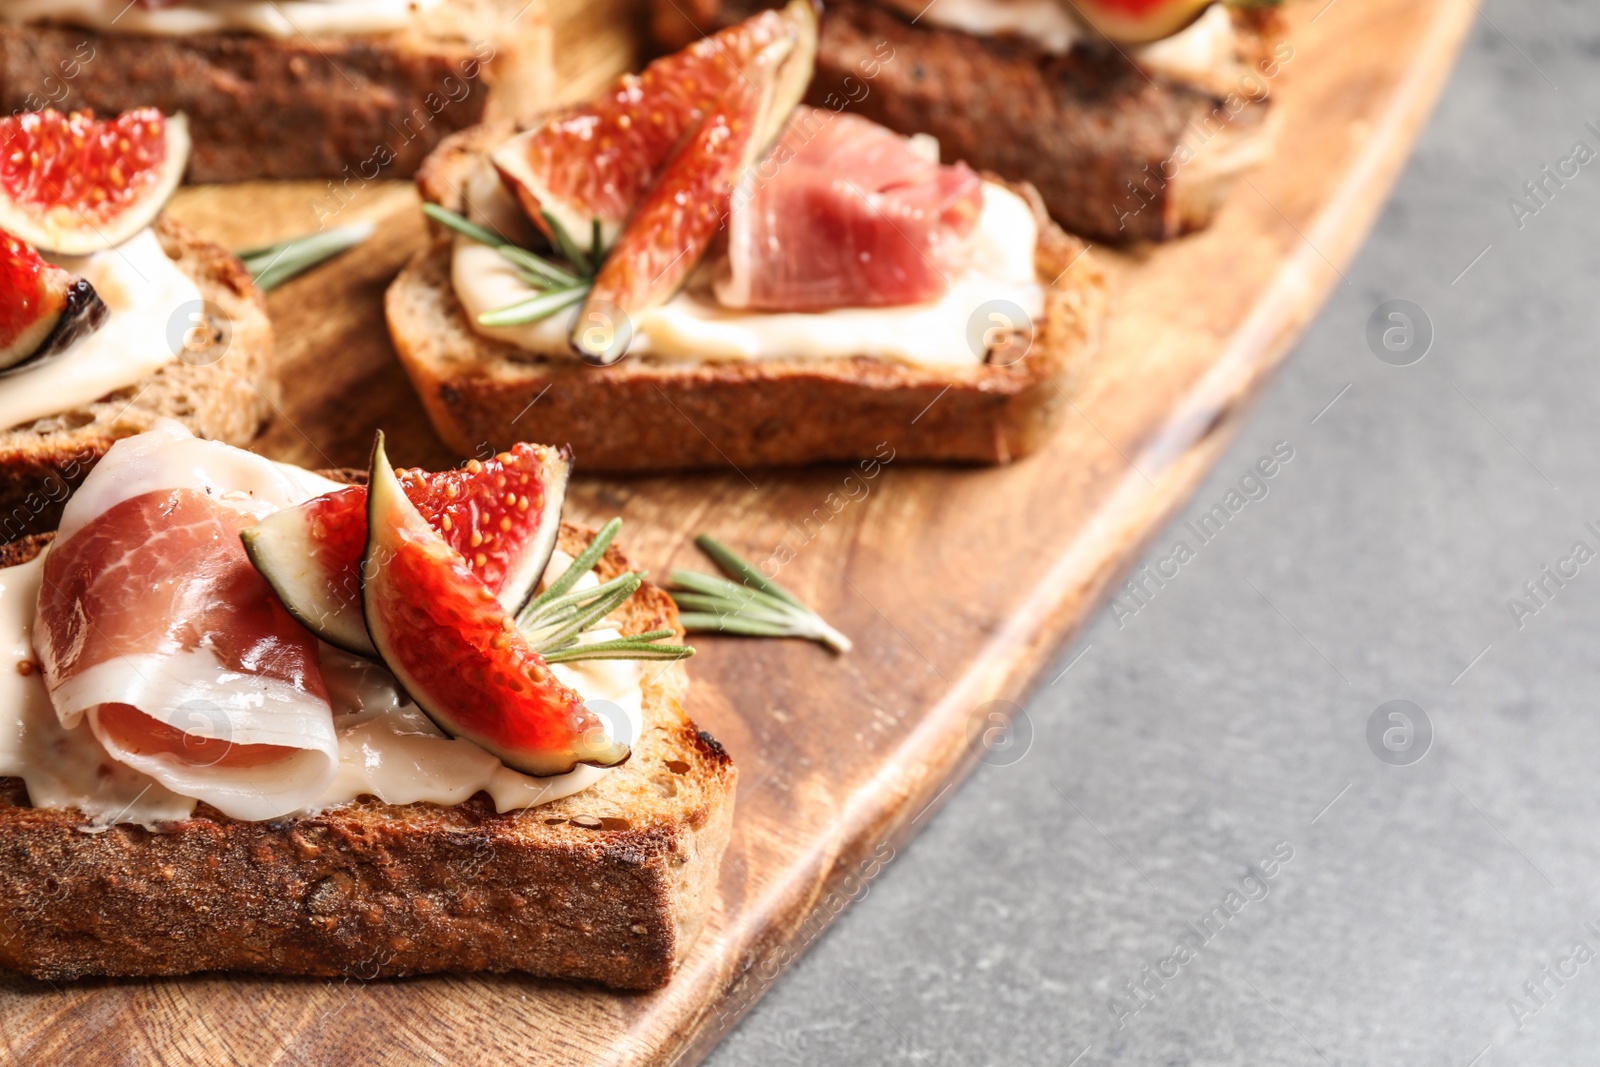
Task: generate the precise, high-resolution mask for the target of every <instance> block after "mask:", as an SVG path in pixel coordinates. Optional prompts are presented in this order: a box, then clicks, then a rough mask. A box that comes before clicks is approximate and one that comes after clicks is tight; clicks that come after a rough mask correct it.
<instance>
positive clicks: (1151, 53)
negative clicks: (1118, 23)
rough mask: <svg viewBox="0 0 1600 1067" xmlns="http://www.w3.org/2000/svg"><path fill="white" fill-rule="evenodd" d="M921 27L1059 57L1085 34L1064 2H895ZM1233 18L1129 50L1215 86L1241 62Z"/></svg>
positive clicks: (1149, 66)
mask: <svg viewBox="0 0 1600 1067" xmlns="http://www.w3.org/2000/svg"><path fill="white" fill-rule="evenodd" d="M892 6H894V7H895V8H897V9H898V10H900V11H903V12H904V13H905V14H906V15H908V16H909V17H912V18H914V19H915V20H916V21H918V22H926V23H929V24H931V25H934V26H942V27H944V28H946V29H951V30H960V31H962V32H963V33H970V34H973V35H974V36H977V37H992V36H998V35H1000V34H1010V35H1013V36H1017V37H1021V38H1024V39H1026V40H1028V41H1031V42H1032V43H1033V44H1035V45H1037V46H1038V47H1040V48H1042V49H1044V50H1045V51H1047V52H1052V53H1055V54H1057V55H1059V54H1062V53H1065V52H1067V51H1069V50H1070V49H1071V48H1072V46H1073V45H1074V44H1077V43H1078V42H1079V41H1081V40H1083V39H1084V37H1085V31H1084V30H1083V29H1082V28H1081V27H1080V25H1079V24H1078V22H1077V21H1076V20H1075V19H1074V18H1073V17H1072V15H1071V14H1070V12H1069V10H1068V9H1069V6H1070V5H1069V4H1066V3H1063V2H1062V0H934V2H933V3H931V4H925V3H924V2H923V0H893V2H892ZM1236 47H1237V44H1236V41H1235V39H1234V31H1233V18H1232V16H1231V15H1229V13H1228V8H1227V5H1225V4H1213V5H1212V6H1211V7H1210V8H1209V9H1208V10H1207V11H1206V12H1205V14H1203V15H1201V16H1200V18H1198V19H1197V20H1195V21H1194V22H1193V23H1192V24H1190V25H1189V26H1187V27H1185V28H1184V29H1182V30H1180V31H1178V32H1177V33H1175V34H1173V35H1172V36H1171V37H1168V38H1166V39H1164V40H1160V41H1156V42H1154V43H1152V44H1147V45H1140V46H1138V47H1132V48H1128V49H1126V53H1127V55H1128V57H1129V58H1130V59H1132V60H1133V61H1134V62H1135V63H1137V64H1139V66H1141V67H1143V68H1145V69H1146V70H1148V71H1151V72H1154V73H1159V74H1165V75H1167V76H1168V77H1170V78H1173V79H1175V80H1178V81H1186V82H1199V83H1200V84H1202V85H1210V84H1211V83H1213V82H1215V81H1216V80H1217V78H1218V77H1220V76H1225V75H1227V74H1229V73H1230V72H1231V71H1232V70H1233V68H1234V66H1235V65H1236V62H1237V55H1236Z"/></svg>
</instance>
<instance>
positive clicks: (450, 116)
mask: <svg viewBox="0 0 1600 1067" xmlns="http://www.w3.org/2000/svg"><path fill="white" fill-rule="evenodd" d="M489 3H490V5H491V9H492V10H493V11H495V12H496V13H497V14H498V18H496V19H495V31H494V36H493V38H492V39H491V40H487V41H469V40H466V39H464V38H459V37H429V36H426V35H424V34H422V33H419V32H416V31H411V30H406V31H400V32H395V33H386V34H375V35H359V34H352V35H340V36H324V37H317V38H307V37H299V38H291V39H278V38H267V37H259V36H253V35H249V34H237V33H218V34H193V35H190V36H187V37H162V36H139V35H133V34H118V33H102V32H98V31H94V30H88V29H81V28H78V27H74V26H60V25H28V26H14V25H0V107H3V108H4V109H5V111H6V112H7V113H15V112H18V111H24V110H35V109H38V108H42V107H46V106H49V107H57V108H61V109H63V110H65V109H72V108H82V107H92V108H94V109H95V110H96V111H97V112H100V113H102V114H106V113H116V112H120V111H124V110H127V109H129V108H133V107H143V106H155V107H159V108H161V109H162V110H163V111H166V112H169V113H171V112H174V111H183V112H185V113H186V114H187V115H188V116H189V120H190V128H191V131H192V133H193V135H194V151H193V155H192V157H191V160H190V166H189V180H190V181H194V182H233V181H242V180H246V179H290V178H330V179H336V180H342V183H341V184H342V186H343V188H344V189H349V188H351V187H352V186H353V187H357V188H358V187H360V186H362V185H365V184H366V183H367V182H369V181H372V180H374V179H377V178H380V177H382V178H406V177H410V176H411V174H412V173H413V172H415V170H416V168H417V166H418V164H420V163H421V161H422V159H423V158H424V157H425V156H426V155H427V153H428V152H429V151H430V150H431V149H432V148H433V146H434V145H435V144H437V143H438V141H439V139H440V138H441V137H443V136H445V135H447V134H449V133H451V132H453V131H455V130H459V129H464V128H466V127H468V126H471V125H473V124H474V123H478V122H482V121H484V120H485V119H490V118H499V117H510V116H515V115H525V114H529V113H531V111H533V110H535V109H537V108H541V107H545V106H548V102H549V100H550V99H551V93H552V89H553V77H554V70H553V61H552V58H551V57H552V44H551V33H550V22H549V18H548V14H547V12H546V11H545V8H544V5H542V4H533V5H531V7H530V6H529V5H528V3H527V0H489ZM513 16H514V17H513ZM340 192H342V190H330V193H332V194H333V195H334V197H335V198H334V199H333V200H331V201H330V204H331V207H330V210H332V209H336V208H337V207H338V206H341V204H342V200H341V199H339V193H340ZM344 195H348V194H347V193H345V194H344Z"/></svg>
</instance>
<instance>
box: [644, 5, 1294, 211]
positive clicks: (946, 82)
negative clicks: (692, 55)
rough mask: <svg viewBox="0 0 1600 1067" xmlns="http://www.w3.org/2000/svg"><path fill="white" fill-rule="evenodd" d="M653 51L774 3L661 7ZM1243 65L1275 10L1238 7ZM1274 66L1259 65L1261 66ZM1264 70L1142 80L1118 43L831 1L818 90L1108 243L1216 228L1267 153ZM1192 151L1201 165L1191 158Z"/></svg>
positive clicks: (1271, 33)
mask: <svg viewBox="0 0 1600 1067" xmlns="http://www.w3.org/2000/svg"><path fill="white" fill-rule="evenodd" d="M650 5H651V6H650V11H651V15H650V27H651V34H652V37H653V39H654V42H655V44H656V45H657V47H658V48H660V49H661V50H663V51H670V50H675V49H678V48H681V47H683V46H684V45H685V44H687V43H688V42H690V41H693V40H697V39H699V38H700V37H701V36H702V35H703V34H705V33H709V32H711V31H713V30H715V29H719V28H721V27H723V26H728V25H731V24H733V23H735V22H738V21H740V20H741V19H744V18H747V17H749V15H751V14H752V13H754V12H755V11H757V10H760V9H761V8H763V7H768V6H772V5H771V3H769V2H767V0H650ZM1235 23H1236V26H1237V27H1238V28H1239V30H1240V55H1239V60H1240V63H1241V66H1242V69H1243V70H1246V71H1250V70H1253V71H1261V70H1265V69H1270V70H1272V71H1274V72H1275V71H1276V70H1277V69H1278V67H1277V65H1276V64H1275V63H1274V62H1273V60H1272V58H1271V48H1272V44H1273V42H1274V40H1275V38H1276V36H1277V34H1278V33H1279V28H1278V27H1279V23H1278V16H1277V15H1276V14H1275V13H1274V12H1272V11H1269V10H1261V9H1256V10H1250V11H1245V12H1240V13H1238V14H1236V15H1235ZM1262 63H1266V64H1268V66H1267V67H1266V68H1263V67H1261V66H1260V64H1262ZM1269 80H1270V78H1269V77H1266V76H1264V75H1263V74H1261V73H1253V74H1252V75H1251V76H1250V77H1248V78H1241V80H1240V84H1239V85H1238V86H1210V87H1206V88H1201V87H1199V86H1194V85H1188V84H1184V83H1180V82H1177V81H1174V80H1172V79H1170V78H1167V77H1164V76H1162V75H1159V74H1154V75H1151V74H1146V73H1145V72H1143V71H1141V70H1140V69H1139V68H1137V67H1136V66H1134V64H1133V63H1132V62H1131V61H1130V60H1129V59H1128V58H1127V57H1126V56H1125V55H1124V54H1123V53H1121V52H1120V51H1117V50H1115V49H1113V48H1109V47H1086V46H1078V47H1074V48H1073V49H1071V50H1070V51H1069V52H1068V53H1067V54H1065V55H1052V54H1050V53H1049V52H1046V51H1043V50H1042V49H1040V48H1037V47H1036V46H1034V45H1033V44H1031V43H1029V42H1028V41H1026V40H1024V39H1022V38H1018V37H1009V36H997V37H980V36H974V35H972V34H968V33H963V32H961V31H959V30H950V29H942V28H939V27H936V26H932V25H930V24H927V23H919V24H916V25H913V24H912V23H911V22H910V21H908V20H907V19H906V18H905V17H903V16H902V15H900V14H899V13H896V12H893V11H889V10H886V9H885V8H882V7H878V6H875V5H873V4H871V3H862V2H858V0H841V2H838V3H830V4H828V6H827V10H826V11H825V12H824V15H823V21H822V39H821V43H820V45H819V47H818V51H817V73H816V77H815V78H814V79H813V81H812V83H811V89H810V93H809V96H808V99H809V100H810V102H811V103H813V104H815V105H816V106H818V107H830V108H834V109H840V108H848V109H849V110H852V111H856V112H859V113H860V114H862V115H865V116H867V117H868V118H870V119H872V120H874V121H876V122H880V123H882V124H883V125H885V126H888V127H889V128H890V129H893V130H898V131H900V132H901V133H907V134H911V133H928V134H932V135H933V136H934V137H937V138H938V140H939V146H940V151H941V153H942V154H943V156H944V158H945V159H947V160H951V159H963V160H966V161H967V162H968V163H969V164H971V165H972V166H974V167H977V168H978V169H980V170H991V171H994V172H995V173H996V174H999V175H1000V176H1001V177H1003V178H1006V179H1008V180H1010V181H1019V182H1024V181H1025V182H1029V183H1031V184H1033V185H1034V186H1035V187H1036V188H1037V189H1038V190H1039V194H1040V195H1041V196H1042V197H1043V198H1044V203H1045V207H1046V208H1048V209H1049V212H1050V216H1051V217H1052V218H1054V219H1055V220H1056V221H1057V222H1059V223H1060V224H1061V225H1062V226H1064V227H1066V228H1067V229H1068V230H1070V231H1071V232H1073V233H1077V234H1081V235H1083V236H1085V237H1089V238H1092V239H1094V240H1099V241H1107V242H1111V243H1127V242H1131V241H1140V240H1153V241H1164V240H1168V239H1171V238H1173V237H1177V236H1179V235H1181V234H1184V233H1188V232H1190V231H1193V230H1197V229H1203V228H1204V227H1206V226H1208V225H1210V223H1211V220H1212V218H1213V217H1214V216H1215V214H1216V211H1217V209H1218V208H1219V207H1220V206H1221V204H1222V201H1223V200H1224V198H1225V197H1226V195H1227V193H1228V191H1229V189H1230V188H1231V187H1232V184H1233V181H1234V179H1235V178H1236V177H1237V175H1238V174H1239V173H1240V172H1241V171H1242V170H1244V169H1246V168H1247V167H1248V166H1250V165H1251V164H1253V163H1254V162H1256V161H1258V160H1259V159H1260V158H1261V157H1262V156H1263V155H1265V154H1266V152H1267V151H1269V150H1270V141H1271V127H1270V126H1269V125H1268V123H1267V122H1266V118H1267V113H1268V111H1269V107H1268V104H1267V102H1266V100H1265V99H1252V97H1260V96H1262V95H1263V93H1264V91H1265V88H1266V85H1267V82H1268V81H1269ZM1191 153H1192V154H1193V158H1190V154H1191Z"/></svg>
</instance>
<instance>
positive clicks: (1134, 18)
mask: <svg viewBox="0 0 1600 1067" xmlns="http://www.w3.org/2000/svg"><path fill="white" fill-rule="evenodd" d="M1272 2H1275V0H1268V3H1269V4H1270V3H1272ZM1211 4H1212V0H1071V3H1070V4H1069V5H1068V7H1070V8H1071V9H1072V11H1073V12H1074V13H1076V14H1077V15H1078V17H1080V18H1081V19H1083V21H1084V22H1087V23H1088V24H1089V26H1090V27H1091V28H1092V29H1094V30H1095V31H1096V32H1098V33H1099V34H1100V35H1101V36H1102V37H1105V38H1106V39H1107V40H1109V41H1114V42H1116V43H1117V44H1149V43H1151V42H1152V41H1159V40H1161V39H1163V38H1166V37H1171V36H1172V35H1173V34H1175V33H1178V32H1179V31H1181V30H1185V29H1188V28H1189V26H1191V25H1192V24H1193V23H1194V21H1195V20H1196V19H1198V18H1199V17H1200V16H1201V15H1203V14H1205V12H1206V9H1207V8H1209V7H1210V6H1211ZM1258 6H1268V5H1263V4H1258Z"/></svg>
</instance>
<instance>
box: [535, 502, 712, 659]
mask: <svg viewBox="0 0 1600 1067" xmlns="http://www.w3.org/2000/svg"><path fill="white" fill-rule="evenodd" d="M621 528H622V520H621V519H612V520H611V521H610V522H608V523H606V524H605V526H603V527H601V529H600V532H599V533H597V534H596V535H595V537H594V540H593V541H591V542H590V543H589V547H587V548H585V549H584V550H583V551H582V552H581V553H579V554H578V557H577V558H576V559H574V560H573V561H572V564H571V565H570V566H569V567H567V569H566V570H565V571H562V572H561V576H560V577H559V578H557V579H556V580H555V581H553V582H551V583H550V584H549V586H548V587H546V589H545V591H544V592H543V593H540V594H539V595H538V596H537V597H535V598H534V599H533V600H532V601H531V602H530V603H529V604H528V606H527V607H525V608H523V609H522V611H521V612H519V613H518V615H517V627H518V628H519V629H520V630H521V631H522V632H523V634H524V635H526V636H527V638H528V643H529V644H531V645H532V646H533V648H534V650H535V651H536V652H538V653H539V654H540V655H541V656H543V657H544V659H545V662H546V663H576V662H579V661H580V660H596V659H634V660H646V659H649V660H674V659H687V658H689V657H690V656H692V655H694V649H693V648H690V647H689V646H688V645H667V644H661V642H662V641H663V640H665V639H666V638H669V637H672V636H673V631H671V630H651V631H650V632H649V633H642V634H626V635H624V636H622V637H617V638H612V639H611V640H608V641H590V642H583V641H582V640H581V638H582V637H583V635H584V634H586V633H589V632H590V631H593V630H598V629H603V628H604V627H605V621H606V619H607V618H608V617H609V616H610V615H611V613H612V612H614V611H616V610H617V609H618V608H620V607H621V606H622V605H623V604H625V603H626V602H627V600H628V598H629V597H631V596H633V594H634V593H635V592H636V591H637V590H638V588H639V586H640V585H641V584H642V583H643V582H644V578H645V575H644V574H643V573H642V572H638V571H630V572H628V573H627V574H619V575H617V577H615V578H612V579H611V580H610V581H607V582H601V583H600V584H599V585H596V586H592V587H590V588H588V589H579V590H577V591H574V590H573V587H574V586H576V585H577V584H578V581H579V579H581V578H582V577H583V576H584V575H586V574H588V573H589V572H590V571H592V570H593V569H594V565H595V564H596V563H598V562H599V561H600V557H601V556H602V555H603V554H604V553H605V550H606V547H607V546H608V545H610V544H611V541H612V539H613V538H614V537H616V536H617V531H618V530H619V529H621Z"/></svg>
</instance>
